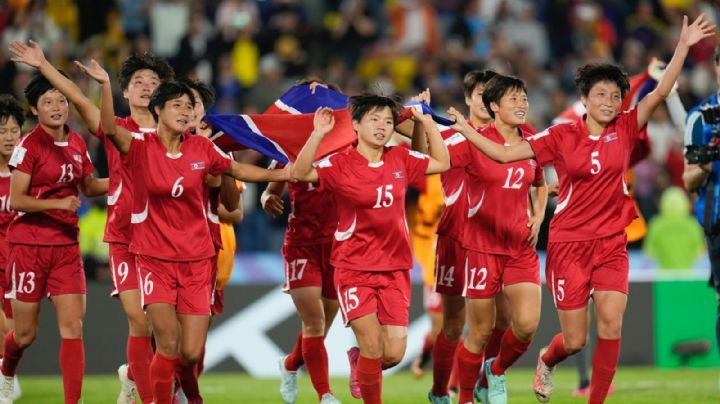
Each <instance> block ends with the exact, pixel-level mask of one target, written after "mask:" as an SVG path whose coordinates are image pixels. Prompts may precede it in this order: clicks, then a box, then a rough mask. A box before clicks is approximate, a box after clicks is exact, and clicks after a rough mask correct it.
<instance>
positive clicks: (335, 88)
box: [295, 76, 341, 93]
mask: <svg viewBox="0 0 720 404" xmlns="http://www.w3.org/2000/svg"><path fill="white" fill-rule="evenodd" d="M312 83H318V84H322V85H325V86H327V88H329V89H331V90H333V91H337V92H338V93H340V92H341V91H340V87H338V86H337V85H335V84H333V83H328V82H327V81H325V80H321V79H319V78H317V77H315V76H310V77H305V78H304V79H300V80H298V81H296V82H295V84H296V85H298V86H304V85H306V84H312Z"/></svg>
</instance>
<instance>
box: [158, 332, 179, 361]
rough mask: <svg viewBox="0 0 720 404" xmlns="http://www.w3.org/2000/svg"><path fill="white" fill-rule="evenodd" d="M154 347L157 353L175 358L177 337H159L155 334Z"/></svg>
mask: <svg viewBox="0 0 720 404" xmlns="http://www.w3.org/2000/svg"><path fill="white" fill-rule="evenodd" d="M155 345H156V346H157V350H158V352H160V353H161V354H163V355H165V356H175V355H176V354H177V353H178V338H177V336H167V335H163V336H160V335H157V334H155ZM181 355H183V353H182V352H181ZM183 356H184V355H183Z"/></svg>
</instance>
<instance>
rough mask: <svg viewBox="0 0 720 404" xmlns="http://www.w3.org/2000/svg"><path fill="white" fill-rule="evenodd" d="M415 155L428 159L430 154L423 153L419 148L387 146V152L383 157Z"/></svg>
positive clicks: (397, 157)
mask: <svg viewBox="0 0 720 404" xmlns="http://www.w3.org/2000/svg"><path fill="white" fill-rule="evenodd" d="M408 156H409V157H413V158H416V159H420V160H422V159H427V158H428V155H427V154H425V153H421V152H419V151H417V150H413V149H411V148H409V147H405V146H388V147H385V152H384V156H383V159H388V158H391V159H404V158H406V157H408Z"/></svg>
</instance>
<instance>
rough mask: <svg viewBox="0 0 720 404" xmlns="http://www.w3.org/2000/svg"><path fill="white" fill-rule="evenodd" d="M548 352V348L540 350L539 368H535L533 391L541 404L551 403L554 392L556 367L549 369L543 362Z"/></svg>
mask: <svg viewBox="0 0 720 404" xmlns="http://www.w3.org/2000/svg"><path fill="white" fill-rule="evenodd" d="M546 351H547V347H545V348H543V349H541V350H540V354H539V355H538V363H537V368H535V381H534V382H533V390H535V398H537V400H538V401H540V402H541V403H547V402H548V401H550V396H551V395H552V392H553V371H554V370H555V368H554V367H552V368H551V367H549V366H547V365H546V364H545V362H543V360H542V356H543V355H544V354H545V352H546Z"/></svg>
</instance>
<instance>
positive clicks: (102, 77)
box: [75, 59, 110, 84]
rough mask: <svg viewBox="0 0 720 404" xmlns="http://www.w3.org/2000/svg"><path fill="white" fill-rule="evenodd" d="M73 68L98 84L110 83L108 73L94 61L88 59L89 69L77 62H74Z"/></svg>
mask: <svg viewBox="0 0 720 404" xmlns="http://www.w3.org/2000/svg"><path fill="white" fill-rule="evenodd" d="M75 66H77V67H78V68H79V69H80V70H81V71H82V72H83V73H85V74H87V75H88V76H89V77H91V78H92V79H93V80H95V81H97V82H98V83H100V84H103V83H108V82H109V81H110V76H109V75H108V72H106V71H105V69H103V68H102V67H101V66H100V64H98V62H97V61H96V60H95V59H90V67H87V66H85V65H83V64H82V63H80V62H78V61H77V60H76V61H75Z"/></svg>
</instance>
